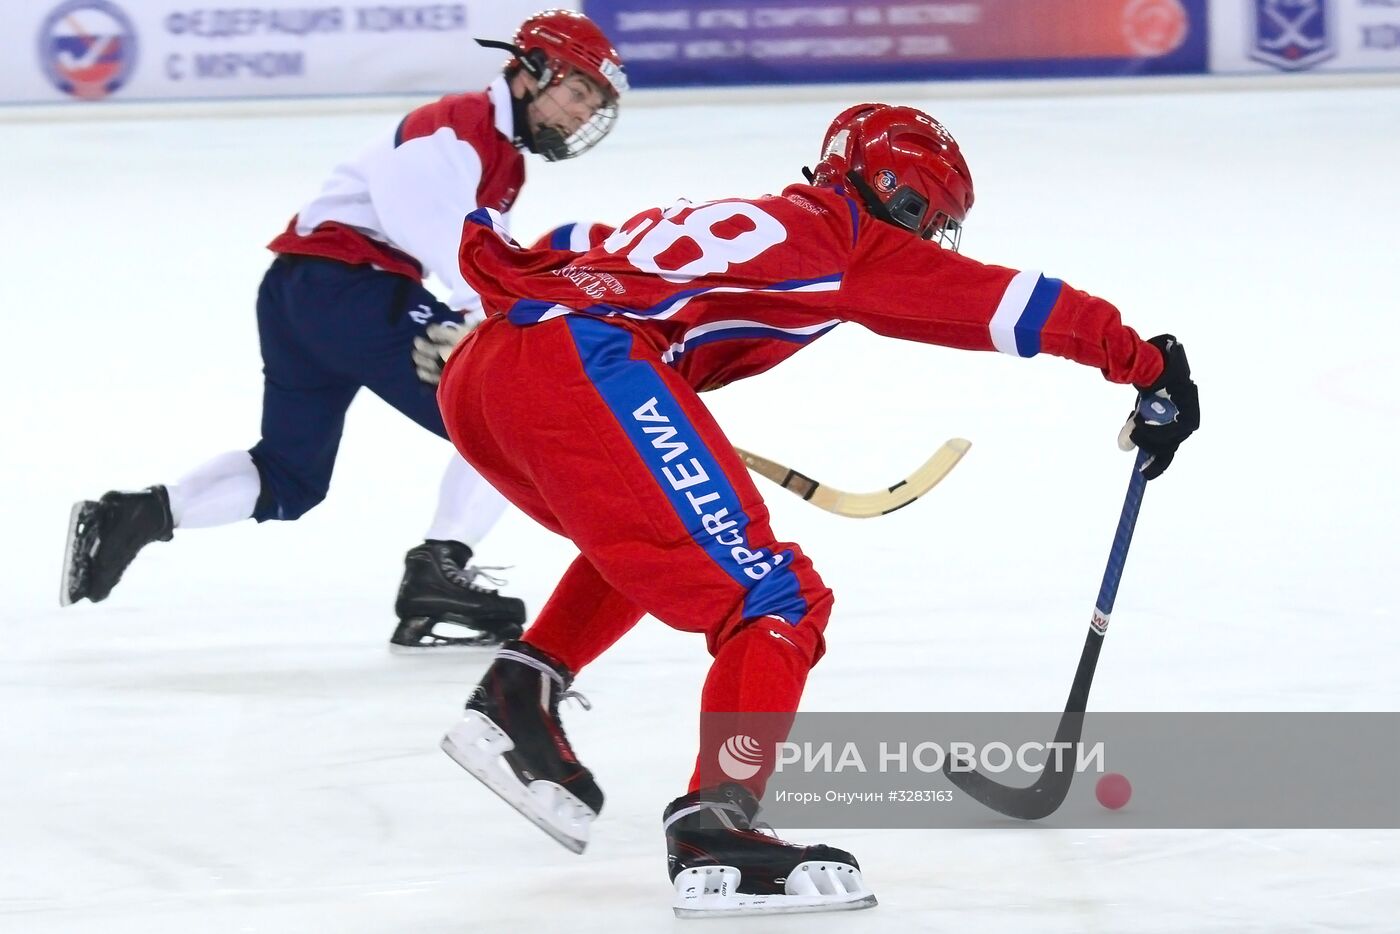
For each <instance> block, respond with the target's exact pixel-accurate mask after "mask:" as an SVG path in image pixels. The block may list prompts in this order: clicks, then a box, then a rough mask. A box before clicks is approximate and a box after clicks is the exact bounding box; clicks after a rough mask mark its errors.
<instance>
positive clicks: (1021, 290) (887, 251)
mask: <svg viewBox="0 0 1400 934" xmlns="http://www.w3.org/2000/svg"><path fill="white" fill-rule="evenodd" d="M498 221H499V219H498V218H496V217H494V216H493V214H492V212H490V211H488V210H480V211H476V212H474V213H473V214H471V215H470V216H469V217H468V218H467V223H466V224H464V225H463V231H462V242H461V251H460V255H459V260H460V262H461V269H462V274H463V276H465V277H466V279H467V281H468V282H469V283H470V284H471V285H472V287H473V288H475V289H476V290H477V291H478V292H479V293H480V294H481V297H482V301H483V303H484V305H485V308H486V310H487V312H488V313H492V314H504V315H506V316H507V317H508V319H509V320H510V321H511V322H512V323H513V324H516V325H519V326H529V325H531V324H534V323H537V322H539V321H544V320H547V319H549V318H553V317H557V316H559V315H566V314H587V315H595V316H600V317H604V318H608V319H610V320H615V321H616V322H617V323H618V324H619V325H622V326H626V327H628V328H629V329H631V330H633V331H634V332H635V333H637V334H639V335H640V336H641V337H642V339H643V340H645V341H647V342H648V343H649V344H650V345H651V346H652V347H654V348H655V350H656V353H657V355H658V357H659V358H660V359H661V360H662V361H663V362H665V363H667V364H669V365H670V366H672V367H674V368H676V369H677V370H678V371H679V372H680V373H681V374H682V375H683V376H684V377H685V379H686V381H687V382H688V383H689V384H690V385H691V386H693V387H694V388H696V389H699V390H704V389H710V388H714V387H715V386H719V385H723V384H724V383H728V382H732V381H734V380H736V379H741V378H743V377H745V376H752V375H754V374H756V373H761V372H763V371H764V370H767V369H769V368H770V367H772V366H774V365H776V364H777V363H779V362H781V361H782V360H784V359H786V358H787V357H788V356H790V355H791V354H793V353H796V352H797V351H798V350H800V349H801V348H802V347H804V346H806V345H807V344H809V343H811V342H812V341H813V340H816V339H817V338H818V337H820V336H821V335H823V334H826V333H827V332H829V331H830V330H831V329H832V328H835V327H836V326H837V325H838V324H841V323H842V322H843V321H852V322H855V323H857V324H860V325H863V326H864V327H867V328H869V329H870V330H872V331H875V332H876V333H878V334H883V335H886V336H889V337H899V338H905V339H907V340H915V341H922V342H924V343H930V344H940V345H943V346H946V347H958V348H962V349H966V350H999V351H1002V352H1004V353H1008V354H1013V355H1015V356H1018V357H1033V356H1035V355H1036V354H1038V353H1040V352H1042V351H1044V352H1046V353H1051V354H1055V355H1056V356H1061V357H1067V358H1069V359H1071V360H1075V361H1077V362H1079V363H1083V364H1086V365H1089V366H1094V367H1097V368H1099V369H1100V370H1101V371H1102V372H1103V374H1104V376H1105V377H1106V378H1108V379H1109V380H1111V381H1113V382H1116V383H1135V384H1137V385H1149V384H1151V383H1152V382H1154V381H1155V380H1156V379H1157V377H1158V376H1159V375H1160V374H1161V370H1162V355H1161V354H1160V353H1159V352H1158V351H1157V349H1156V348H1154V347H1152V346H1151V345H1150V344H1148V343H1146V342H1145V341H1143V340H1142V339H1141V338H1139V337H1138V335H1137V334H1136V333H1135V332H1134V331H1133V330H1132V329H1131V328H1129V327H1127V326H1126V325H1124V324H1123V323H1122V321H1121V319H1120V317H1119V314H1118V310H1117V309H1116V308H1114V307H1113V305H1111V304H1109V303H1108V302H1106V301H1104V300H1103V299H1101V298H1096V297H1094V296H1092V295H1089V294H1087V293H1085V292H1081V291H1078V290H1076V289H1073V288H1070V287H1069V286H1067V285H1065V284H1064V283H1063V282H1061V281H1060V280H1059V279H1052V278H1047V277H1046V276H1043V275H1042V274H1040V273H1039V272H1035V271H1018V270H1015V269H1007V268H1005V267H1001V266H990V265H986V264H984V263H979V262H977V261H976V260H972V259H968V258H967V257H965V256H961V255H959V254H957V253H953V252H951V251H948V250H945V249H943V248H942V247H940V246H939V245H937V244H936V243H934V242H932V241H927V240H920V239H919V238H917V237H915V236H914V235H912V234H910V233H909V232H908V231H905V230H902V229H900V228H897V227H895V226H893V225H891V224H888V223H885V222H883V221H880V220H877V219H876V218H874V217H872V216H871V215H870V214H869V213H868V212H867V211H866V210H865V208H864V206H863V205H861V204H859V203H858V202H857V201H856V200H855V199H854V198H852V197H851V196H850V195H848V194H847V193H846V192H845V191H844V190H843V189H841V188H825V187H823V188H817V187H813V186H810V185H793V186H791V187H789V188H787V189H786V190H785V191H784V192H783V193H782V194H781V195H777V196H774V195H769V196H765V197H762V198H755V199H752V200H744V199H732V200H726V201H715V202H711V203H709V204H702V205H691V204H689V203H686V202H681V203H679V204H677V205H676V206H674V207H672V208H670V209H668V210H664V211H663V210H661V209H659V208H653V209H651V210H649V211H644V212H643V213H641V214H638V215H637V216H635V217H633V218H632V219H631V220H629V221H627V222H626V223H625V224H623V225H622V226H621V227H620V228H618V229H617V230H616V231H615V232H614V233H613V234H612V235H611V236H609V237H608V238H607V240H606V241H604V242H603V244H602V245H601V246H598V247H595V248H593V249H591V250H588V251H587V252H585V253H574V252H570V251H567V250H553V249H533V250H523V249H521V248H520V247H519V246H517V245H516V244H515V243H514V242H513V241H510V240H509V238H508V237H506V236H505V232H504V229H503V227H501V226H500V225H499V223H498Z"/></svg>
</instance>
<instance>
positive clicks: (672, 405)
mask: <svg viewBox="0 0 1400 934" xmlns="http://www.w3.org/2000/svg"><path fill="white" fill-rule="evenodd" d="M566 322H567V326H568V328H569V333H570V335H571V336H572V337H573V340H574V344H575V345H576V346H577V347H578V351H579V357H580V359H581V360H582V362H583V369H584V372H585V373H586V374H587V376H588V378H589V380H590V381H592V383H593V387H594V388H595V389H596V390H597V391H598V394H599V396H601V397H602V399H603V401H604V402H605V403H606V404H607V406H608V409H609V410H610V411H611V412H612V414H613V417H614V418H616V419H617V422H618V424H619V425H621V426H622V429H623V431H624V432H625V433H626V434H627V437H628V440H630V441H631V442H632V445H633V447H635V448H636V450H637V453H638V454H639V455H641V458H642V460H643V461H644V462H645V463H646V465H647V468H648V470H649V471H650V472H651V476H652V479H653V480H655V481H656V484H657V486H659V487H660V488H661V490H662V492H664V493H665V494H666V498H667V499H668V500H670V503H671V508H672V509H673V510H675V513H676V517H677V518H678V519H680V521H681V524H682V525H684V526H685V528H686V530H687V531H688V532H689V533H690V536H691V538H692V539H693V540H694V541H695V543H696V544H697V545H699V546H700V547H701V548H702V549H704V551H705V553H706V554H707V555H709V557H710V559H711V560H712V561H714V562H715V564H717V565H719V567H720V568H721V569H723V570H724V572H725V573H726V574H728V575H729V576H730V578H732V579H733V580H734V581H735V582H736V583H738V584H739V585H740V586H742V587H743V588H744V589H745V590H747V591H748V593H747V595H746V596H745V598H744V606H743V615H744V618H745V619H757V618H759V617H763V616H776V617H778V618H780V619H782V620H783V621H784V622H786V623H787V624H789V625H791V626H796V625H797V623H798V622H799V621H800V620H801V619H802V617H803V616H805V615H806V614H807V601H806V599H805V598H803V596H802V587H801V585H800V584H799V583H798V580H797V575H796V573H795V572H794V571H793V554H792V552H791V551H784V552H780V553H777V554H774V553H773V552H771V551H769V550H768V549H766V548H754V547H752V546H751V545H750V543H749V540H748V534H747V530H748V525H749V517H748V515H747V514H746V513H745V512H744V510H743V508H742V506H741V505H740V503H739V494H738V493H737V492H736V491H735V489H734V487H733V486H732V485H731V484H730V482H729V479H728V478H727V477H726V476H725V475H724V471H723V470H722V469H721V468H720V466H719V462H718V461H716V460H715V457H714V455H713V454H712V453H711V452H710V450H709V448H708V447H707V446H706V445H705V443H704V441H703V440H702V439H701V437H700V434H699V432H698V431H696V429H695V426H694V425H693V424H691V422H690V420H689V419H687V418H686V416H685V412H684V410H683V409H682V408H681V404H680V402H679V401H678V400H677V399H676V398H675V396H674V395H672V393H671V391H670V389H669V388H668V387H667V386H666V383H665V380H663V379H662V377H661V374H659V373H658V372H657V371H656V370H655V369H653V368H652V366H651V364H650V363H648V362H647V361H645V360H633V359H631V356H630V354H631V351H632V335H631V333H630V332H629V331H627V330H626V329H624V328H620V327H616V326H614V325H611V324H606V323H604V322H602V321H598V320H596V319H594V318H585V317H582V316H569V317H568V318H567V319H566ZM580 479H581V480H582V479H583V478H580Z"/></svg>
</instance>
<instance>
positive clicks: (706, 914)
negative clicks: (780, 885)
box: [671, 861, 876, 918]
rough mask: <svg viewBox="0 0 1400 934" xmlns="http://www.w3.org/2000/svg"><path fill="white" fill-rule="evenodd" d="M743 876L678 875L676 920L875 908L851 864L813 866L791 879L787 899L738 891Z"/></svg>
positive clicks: (721, 869)
mask: <svg viewBox="0 0 1400 934" xmlns="http://www.w3.org/2000/svg"><path fill="white" fill-rule="evenodd" d="M739 879H740V872H739V870H738V869H736V868H735V867H733V866H699V867H696V868H695V869H685V870H682V871H681V872H680V873H679V874H678V875H677V876H676V899H675V901H674V902H672V906H671V907H672V910H674V911H675V913H676V917H677V918H738V917H743V916H745V915H780V914H803V913H808V912H815V911H854V910H856V909H859V908H873V907H875V905H876V901H875V893H874V892H871V891H870V890H869V889H867V888H866V887H865V880H864V879H862V878H861V875H860V870H859V869H856V868H855V867H854V866H850V865H848V864H846V863H828V862H818V861H813V862H808V863H803V864H802V865H801V866H799V867H798V868H797V869H794V870H793V871H792V873H791V874H790V875H789V876H788V879H787V886H786V888H787V894H785V895H749V894H745V893H743V892H738V891H735V890H736V889H737V888H738V887H739Z"/></svg>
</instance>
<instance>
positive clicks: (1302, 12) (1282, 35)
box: [1249, 0, 1337, 71]
mask: <svg viewBox="0 0 1400 934" xmlns="http://www.w3.org/2000/svg"><path fill="white" fill-rule="evenodd" d="M1250 14H1251V15H1252V16H1253V21H1252V23H1251V28H1250V31H1249V43H1250V45H1249V57H1250V58H1252V59H1254V60H1255V61H1258V62H1263V63H1264V64H1266V65H1272V66H1274V67H1275V68H1279V69H1282V70H1283V71H1302V70H1303V69H1305V68H1311V67H1313V66H1314V65H1316V64H1318V63H1320V62H1325V61H1327V59H1329V58H1332V57H1333V56H1334V55H1336V54H1337V37H1336V30H1335V29H1334V28H1333V26H1332V10H1331V7H1330V3H1329V0H1252V2H1251V3H1250Z"/></svg>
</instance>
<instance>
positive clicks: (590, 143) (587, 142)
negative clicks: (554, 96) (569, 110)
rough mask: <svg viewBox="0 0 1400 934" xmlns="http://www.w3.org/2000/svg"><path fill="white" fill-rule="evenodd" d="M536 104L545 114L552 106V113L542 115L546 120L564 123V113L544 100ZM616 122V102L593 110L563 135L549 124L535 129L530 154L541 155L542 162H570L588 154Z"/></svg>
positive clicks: (540, 99) (607, 103) (609, 102)
mask: <svg viewBox="0 0 1400 934" xmlns="http://www.w3.org/2000/svg"><path fill="white" fill-rule="evenodd" d="M536 102H537V104H538V106H539V107H540V109H541V110H542V111H547V110H548V109H550V108H551V107H552V109H553V110H554V111H555V113H553V114H550V113H547V112H546V113H544V114H543V116H544V117H545V119H546V120H547V121H550V123H552V122H553V121H554V120H556V119H557V120H558V121H559V122H561V123H562V122H564V114H563V113H562V112H561V111H560V110H559V108H558V106H557V105H550V104H547V99H546V98H536ZM616 122H617V102H616V101H608V102H606V103H604V104H603V105H602V106H601V107H599V108H598V109H597V110H595V111H593V116H592V117H589V118H588V121H587V122H586V123H584V124H583V125H582V126H580V127H579V128H578V129H577V130H575V131H574V132H572V133H570V134H569V135H568V136H565V135H564V134H563V133H561V132H559V130H557V129H555V127H554V126H552V125H546V126H541V127H535V128H533V129H534V140H533V142H534V151H535V152H537V153H539V154H540V155H541V156H544V158H545V161H546V162H559V161H560V160H562V159H572V158H573V157H574V156H577V155H581V154H582V153H585V152H588V150H590V149H592V148H593V147H594V146H596V145H598V143H599V142H600V141H601V140H602V139H603V137H605V136H607V135H608V134H609V133H611V132H612V128H613V124H614V123H616Z"/></svg>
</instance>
